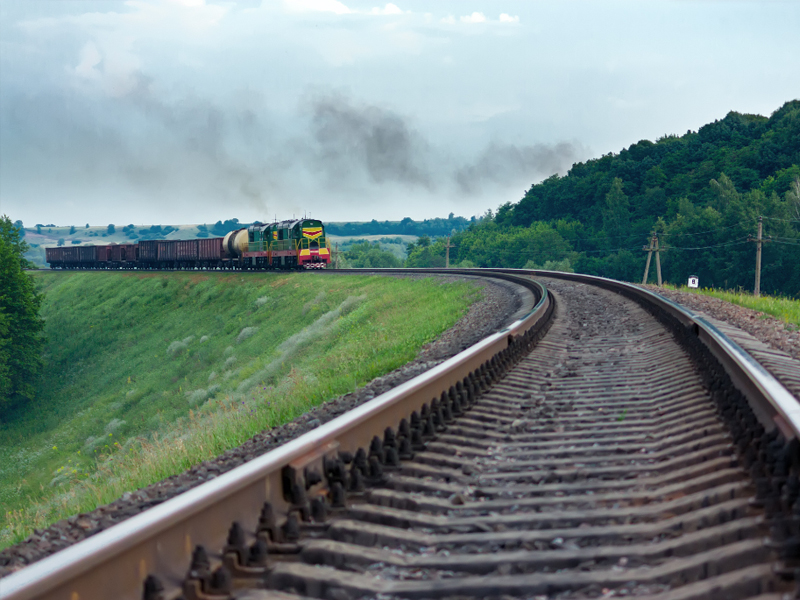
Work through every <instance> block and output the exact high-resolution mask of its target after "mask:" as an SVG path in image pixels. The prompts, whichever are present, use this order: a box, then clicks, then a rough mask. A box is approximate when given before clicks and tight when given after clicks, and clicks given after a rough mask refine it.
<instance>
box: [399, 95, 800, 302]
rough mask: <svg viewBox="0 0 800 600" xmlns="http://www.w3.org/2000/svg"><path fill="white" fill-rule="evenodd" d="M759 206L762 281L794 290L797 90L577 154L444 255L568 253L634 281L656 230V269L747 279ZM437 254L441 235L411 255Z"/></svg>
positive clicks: (731, 284) (491, 258) (433, 260)
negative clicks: (653, 136)
mask: <svg viewBox="0 0 800 600" xmlns="http://www.w3.org/2000/svg"><path fill="white" fill-rule="evenodd" d="M759 216H762V217H763V218H764V220H763V230H764V236H765V237H769V238H770V241H769V242H768V243H766V244H764V251H763V259H762V273H761V288H762V290H764V291H767V292H769V293H773V294H778V295H781V294H782V295H785V296H792V297H800V269H798V268H797V265H798V264H800V100H794V101H791V102H787V103H786V104H785V105H784V106H782V107H781V108H780V109H779V110H777V111H775V113H773V114H772V116H771V117H769V118H766V117H762V116H758V115H744V114H739V113H735V112H731V113H729V114H728V115H727V116H726V117H725V118H724V119H722V120H721V121H715V122H714V123H710V124H708V125H705V126H703V127H701V128H700V129H699V130H698V131H697V132H691V131H690V132H688V133H686V135H684V136H681V137H677V136H665V137H663V138H661V139H659V140H657V141H656V142H650V141H647V140H643V141H640V142H638V143H636V144H634V145H632V146H630V147H629V148H627V149H625V150H622V151H621V152H620V153H619V154H607V155H605V156H603V157H601V158H598V159H594V160H590V161H587V162H585V163H578V164H575V165H573V167H572V169H571V170H570V171H569V173H568V174H567V175H566V176H564V177H559V176H558V175H554V176H552V177H550V178H549V179H546V180H545V181H543V182H542V183H539V184H537V185H534V186H532V187H531V188H530V189H529V190H528V191H527V192H526V193H525V196H524V197H523V198H522V199H521V200H520V201H519V202H518V203H516V204H511V203H509V204H505V205H503V206H501V207H500V208H499V209H498V210H497V213H496V214H493V213H492V212H491V211H489V212H488V213H487V214H486V215H485V218H483V219H481V220H479V221H476V222H474V223H473V224H471V225H470V226H469V228H468V229H467V230H466V231H464V232H459V233H456V234H455V235H453V237H452V240H451V242H452V243H453V244H454V245H455V246H456V248H455V250H451V255H450V256H451V263H452V264H457V263H460V262H463V261H468V262H470V263H473V264H475V265H477V266H480V267H492V266H505V267H522V266H524V265H525V264H526V263H527V262H528V261H529V260H533V261H534V262H536V263H539V264H542V263H544V262H546V261H560V260H564V259H567V260H569V261H570V264H571V265H572V266H573V267H574V268H575V270H576V271H578V272H582V273H589V274H594V275H603V276H606V277H613V278H615V279H622V280H627V281H636V280H641V277H642V273H643V272H644V262H645V257H646V255H645V253H643V252H642V247H643V246H644V245H646V244H647V243H648V242H649V240H650V237H651V232H653V231H655V232H656V233H657V234H658V236H659V245H660V248H661V249H666V250H667V252H666V253H665V254H662V259H661V262H662V267H663V273H664V277H665V279H667V280H671V281H685V280H686V279H687V278H688V277H689V275H698V276H699V277H700V279H701V281H704V282H707V283H708V284H709V285H710V286H712V287H721V288H737V287H742V288H745V289H752V285H753V280H754V271H755V247H754V244H753V243H752V242H751V241H748V236H755V234H756V229H757V220H758V217H759ZM434 250H436V252H434ZM441 256H443V245H441V244H440V245H439V246H434V245H432V246H431V249H428V248H427V247H421V246H419V245H417V246H416V247H410V252H409V257H408V264H409V266H411V265H413V266H437V260H440V259H439V258H437V257H441ZM651 272H652V270H651Z"/></svg>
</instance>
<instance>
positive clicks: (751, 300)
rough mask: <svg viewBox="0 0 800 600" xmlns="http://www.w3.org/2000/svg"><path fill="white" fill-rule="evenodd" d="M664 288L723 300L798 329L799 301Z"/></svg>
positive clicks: (739, 293)
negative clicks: (769, 316)
mask: <svg viewBox="0 0 800 600" xmlns="http://www.w3.org/2000/svg"><path fill="white" fill-rule="evenodd" d="M664 287H666V288H668V289H671V290H676V291H679V292H690V293H692V294H701V295H704V296H712V297H714V298H719V299H720V300H725V301H726V302H730V303H731V304H738V305H739V306H744V307H745V308H751V309H753V310H757V311H759V312H763V313H764V314H767V315H771V316H773V317H775V318H776V319H780V320H781V321H783V322H784V323H786V324H787V325H788V326H790V327H793V328H795V329H797V328H800V300H793V299H791V298H784V297H776V296H764V295H762V296H760V297H758V298H756V297H755V296H754V295H753V294H748V293H746V292H734V291H726V290H715V289H708V288H704V289H695V288H689V287H685V286H674V285H669V284H667V285H665V286H664Z"/></svg>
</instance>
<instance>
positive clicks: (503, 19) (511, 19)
mask: <svg viewBox="0 0 800 600" xmlns="http://www.w3.org/2000/svg"><path fill="white" fill-rule="evenodd" d="M500 22H501V23H519V17H517V16H514V17H512V16H511V15H508V14H506V13H502V14H501V15H500Z"/></svg>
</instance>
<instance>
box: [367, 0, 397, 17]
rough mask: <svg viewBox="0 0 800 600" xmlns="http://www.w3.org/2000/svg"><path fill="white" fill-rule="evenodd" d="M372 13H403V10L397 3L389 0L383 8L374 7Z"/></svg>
mask: <svg viewBox="0 0 800 600" xmlns="http://www.w3.org/2000/svg"><path fill="white" fill-rule="evenodd" d="M370 14H373V15H402V14H403V11H402V10H401V9H400V7H399V6H397V5H396V4H392V3H391V2H389V3H388V4H387V5H386V6H384V7H383V8H377V7H376V8H373V9H372V10H371V11H370Z"/></svg>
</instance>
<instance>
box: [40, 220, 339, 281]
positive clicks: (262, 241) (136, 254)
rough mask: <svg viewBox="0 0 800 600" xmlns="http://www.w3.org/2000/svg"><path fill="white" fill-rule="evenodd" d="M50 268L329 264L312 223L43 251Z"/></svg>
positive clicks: (320, 230) (321, 232) (321, 235)
mask: <svg viewBox="0 0 800 600" xmlns="http://www.w3.org/2000/svg"><path fill="white" fill-rule="evenodd" d="M45 258H46V260H47V262H48V263H49V264H50V268H51V269H143V270H157V269H239V270H263V269H324V268H325V267H326V266H327V265H329V264H330V262H331V253H330V248H329V246H328V242H327V238H326V237H325V227H324V225H323V224H322V222H321V221H318V220H316V219H296V220H291V221H279V222H275V223H270V224H267V225H265V224H262V223H253V224H252V225H250V226H249V227H247V228H245V229H238V230H236V231H231V232H230V233H228V234H227V235H226V236H225V237H224V238H204V239H195V240H142V241H141V242H139V243H138V244H108V245H103V246H90V245H85V246H72V247H56V248H46V249H45Z"/></svg>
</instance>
